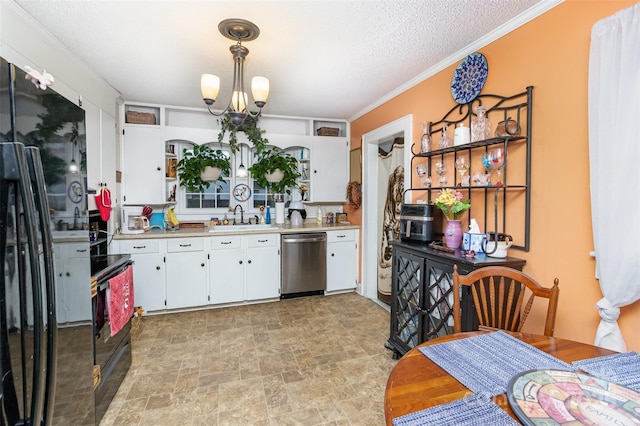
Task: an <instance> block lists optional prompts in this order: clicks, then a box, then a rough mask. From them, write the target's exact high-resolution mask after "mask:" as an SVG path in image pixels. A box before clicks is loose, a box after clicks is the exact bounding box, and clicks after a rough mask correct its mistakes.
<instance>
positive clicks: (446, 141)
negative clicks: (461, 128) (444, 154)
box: [438, 124, 453, 149]
mask: <svg viewBox="0 0 640 426" xmlns="http://www.w3.org/2000/svg"><path fill="white" fill-rule="evenodd" d="M448 129H449V126H448V125H446V124H445V125H443V126H442V136H441V137H440V140H439V141H438V148H439V149H444V148H449V147H450V146H453V141H452V140H451V138H450V137H449V135H447V130H448Z"/></svg>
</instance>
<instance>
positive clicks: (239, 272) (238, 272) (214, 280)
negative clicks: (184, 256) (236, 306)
mask: <svg viewBox="0 0 640 426" xmlns="http://www.w3.org/2000/svg"><path fill="white" fill-rule="evenodd" d="M209 257H210V259H209V268H210V269H209V276H210V277H211V280H210V282H211V288H210V290H209V294H210V303H212V304H219V303H233V302H242V301H243V300H244V263H245V261H244V250H243V249H241V248H229V249H226V250H212V251H211V252H210V254H209Z"/></svg>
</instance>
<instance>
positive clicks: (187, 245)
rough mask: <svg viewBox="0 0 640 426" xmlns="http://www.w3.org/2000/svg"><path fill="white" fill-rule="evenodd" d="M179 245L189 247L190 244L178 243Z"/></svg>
mask: <svg viewBox="0 0 640 426" xmlns="http://www.w3.org/2000/svg"><path fill="white" fill-rule="evenodd" d="M180 247H191V244H180Z"/></svg>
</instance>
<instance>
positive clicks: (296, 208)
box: [288, 201, 307, 219]
mask: <svg viewBox="0 0 640 426" xmlns="http://www.w3.org/2000/svg"><path fill="white" fill-rule="evenodd" d="M293 212H299V213H300V216H302V219H306V218H307V211H306V210H305V209H304V204H302V201H292V202H291V204H289V215H288V219H291V213H293Z"/></svg>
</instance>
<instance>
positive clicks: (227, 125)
mask: <svg viewBox="0 0 640 426" xmlns="http://www.w3.org/2000/svg"><path fill="white" fill-rule="evenodd" d="M218 124H219V125H220V133H218V142H219V143H220V144H222V142H223V140H224V137H225V135H226V134H227V133H228V134H229V147H230V148H231V152H232V153H233V154H235V153H236V152H238V149H239V148H238V132H244V134H245V135H247V139H248V140H249V142H251V144H253V147H254V148H255V150H256V152H258V153H260V152H262V151H263V150H264V149H265V147H266V146H267V144H268V143H269V141H268V140H267V139H266V138H264V137H263V135H264V134H265V133H266V131H265V130H262V129H260V128H259V127H258V118H255V117H252V116H250V115H247V118H245V120H244V123H242V125H241V126H240V127H236V126H234V125H233V123H232V122H231V119H230V118H229V116H228V115H227V114H225V115H223V116H222V118H219V119H218Z"/></svg>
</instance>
